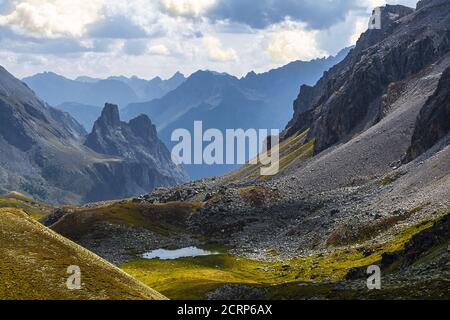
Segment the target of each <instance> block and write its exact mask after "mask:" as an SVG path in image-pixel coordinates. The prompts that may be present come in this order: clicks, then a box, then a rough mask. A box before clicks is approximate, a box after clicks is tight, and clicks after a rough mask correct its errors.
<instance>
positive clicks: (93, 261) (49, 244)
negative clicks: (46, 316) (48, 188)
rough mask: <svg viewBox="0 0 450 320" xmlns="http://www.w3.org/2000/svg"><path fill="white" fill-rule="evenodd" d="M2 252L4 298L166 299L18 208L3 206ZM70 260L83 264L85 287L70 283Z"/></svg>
mask: <svg viewBox="0 0 450 320" xmlns="http://www.w3.org/2000/svg"><path fill="white" fill-rule="evenodd" d="M0 256H1V259H0V300H79V299H80V300H94V299H95V300H103V299H105V300H109V299H113V300H115V299H136V300H142V299H151V300H153V299H164V296H162V295H160V294H159V293H157V292H156V291H154V290H152V289H150V288H149V287H147V286H145V285H143V284H142V283H140V282H139V281H137V280H136V279H134V278H132V277H131V276H129V275H127V274H126V273H124V272H123V271H121V270H120V269H118V268H117V267H115V266H114V265H112V264H110V263H108V262H107V261H105V260H103V259H101V258H100V257H98V256H96V255H95V254H93V253H91V252H90V251H88V250H86V249H83V248H82V247H80V246H78V245H77V244H75V243H73V242H71V241H69V240H67V239H65V238H64V237H62V236H60V235H58V234H56V233H55V232H53V231H51V230H50V229H48V228H46V227H44V226H42V225H41V224H39V223H38V222H36V221H35V220H33V219H31V218H30V217H29V216H28V215H27V214H26V213H25V212H24V211H22V210H19V209H14V208H3V209H0ZM71 265H77V266H79V267H80V268H81V279H82V289H81V290H75V291H71V290H68V289H67V287H66V281H67V277H68V275H67V274H66V272H67V268H68V267H69V266H71Z"/></svg>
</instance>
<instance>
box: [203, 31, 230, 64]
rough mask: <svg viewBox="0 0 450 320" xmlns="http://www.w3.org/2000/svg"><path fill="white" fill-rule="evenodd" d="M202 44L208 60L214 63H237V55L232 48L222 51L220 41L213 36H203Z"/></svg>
mask: <svg viewBox="0 0 450 320" xmlns="http://www.w3.org/2000/svg"><path fill="white" fill-rule="evenodd" d="M203 43H204V44H205V45H206V47H207V49H208V53H209V58H210V59H211V60H212V61H215V62H228V61H238V55H237V53H236V50H234V49H233V48H228V49H223V48H222V46H223V45H222V42H221V41H220V39H218V38H216V37H213V36H210V35H208V36H205V37H204V38H203Z"/></svg>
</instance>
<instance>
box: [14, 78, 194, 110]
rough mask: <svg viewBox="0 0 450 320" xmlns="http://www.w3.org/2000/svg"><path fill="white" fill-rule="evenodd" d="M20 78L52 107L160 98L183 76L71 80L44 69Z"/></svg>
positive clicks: (95, 104) (98, 105)
mask: <svg viewBox="0 0 450 320" xmlns="http://www.w3.org/2000/svg"><path fill="white" fill-rule="evenodd" d="M23 81H24V82H25V83H26V84H27V85H28V86H29V87H30V88H31V89H32V90H33V91H34V92H36V94H37V95H38V96H39V97H40V98H41V99H43V100H44V101H46V102H47V103H49V104H50V105H52V106H59V105H61V104H65V103H69V102H70V103H77V104H82V105H93V106H97V107H100V106H102V105H103V104H104V103H105V101H111V102H113V103H115V104H117V105H119V106H120V107H124V106H126V105H128V104H129V103H132V102H138V101H147V100H151V99H157V98H160V97H162V96H164V95H165V94H166V93H168V92H170V91H172V90H174V89H175V88H177V87H178V86H179V85H180V84H181V83H183V82H184V81H185V77H184V76H183V75H182V74H181V73H179V72H177V73H176V74H175V75H174V76H173V77H172V78H170V79H168V80H162V79H161V78H160V77H156V78H154V79H151V80H144V79H140V78H138V77H132V78H127V77H123V76H120V77H109V78H107V79H96V78H90V77H78V78H77V79H75V80H71V79H67V78H65V77H63V76H60V75H58V74H56V73H53V72H44V73H39V74H36V75H34V76H31V77H27V78H24V79H23Z"/></svg>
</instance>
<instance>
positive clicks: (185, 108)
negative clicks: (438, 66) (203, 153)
mask: <svg viewBox="0 0 450 320" xmlns="http://www.w3.org/2000/svg"><path fill="white" fill-rule="evenodd" d="M349 50H350V48H347V49H344V50H342V51H341V52H340V53H339V54H338V55H336V56H335V57H329V58H323V59H316V60H312V61H309V62H303V61H295V62H292V63H289V64H288V65H286V66H283V67H281V68H278V69H274V70H271V71H268V72H265V73H261V74H256V73H254V72H251V73H249V74H247V75H246V76H245V77H243V78H241V79H239V78H237V77H234V76H231V75H228V74H223V73H217V72H212V71H197V72H195V73H193V74H192V75H191V76H190V77H189V78H188V79H187V80H186V81H185V82H184V83H183V84H181V85H180V86H179V87H178V88H176V89H175V90H173V91H171V92H169V93H168V94H167V95H165V96H164V97H162V98H161V99H155V100H152V101H149V102H143V103H134V104H130V105H128V106H127V107H126V108H124V109H122V110H121V112H122V114H123V117H124V118H125V119H131V118H133V117H136V116H138V115H139V114H146V115H148V116H149V117H150V118H151V119H152V121H153V122H154V123H155V125H156V126H157V128H158V131H159V134H160V137H161V139H162V140H163V141H164V143H165V144H166V145H167V146H168V147H169V148H171V147H172V146H173V145H174V143H173V142H171V141H170V140H171V139H170V138H171V134H172V132H173V131H174V130H175V129H179V128H183V129H188V130H189V131H190V132H193V123H194V121H196V120H198V121H202V122H203V126H204V128H205V130H206V129H209V128H217V129H220V130H222V131H224V130H225V129H250V128H254V129H279V130H280V131H281V130H282V129H283V128H284V127H285V126H286V124H287V123H288V121H289V120H290V119H291V118H292V102H293V101H294V100H295V98H296V97H297V95H298V90H299V88H300V86H301V85H302V84H310V85H313V84H315V83H316V81H317V80H318V79H319V78H320V77H321V76H322V75H323V73H324V72H326V71H327V70H328V69H329V68H331V67H332V66H333V65H335V64H336V63H338V62H340V61H341V60H342V59H343V58H344V57H345V56H346V55H347V53H348V52H349ZM235 167H236V166H226V165H216V166H200V165H196V166H187V167H186V168H187V170H188V172H189V174H190V175H191V177H193V178H203V177H208V176H212V175H220V174H223V173H225V172H228V171H230V170H232V169H233V168H235Z"/></svg>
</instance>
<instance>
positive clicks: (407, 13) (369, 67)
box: [286, 1, 450, 153]
mask: <svg viewBox="0 0 450 320" xmlns="http://www.w3.org/2000/svg"><path fill="white" fill-rule="evenodd" d="M419 7H420V8H419V9H418V10H416V11H413V10H412V9H410V8H406V7H403V6H390V5H387V6H385V7H383V8H382V17H383V19H382V21H383V22H384V23H383V24H382V29H381V30H368V31H367V32H366V33H364V34H363V35H362V36H361V38H360V39H359V41H358V43H357V45H356V47H355V48H354V49H353V50H352V51H351V52H350V54H349V55H348V56H347V57H346V58H345V59H344V60H343V61H342V62H341V63H340V64H338V65H337V66H335V67H334V68H332V69H331V70H330V71H329V72H327V73H326V74H325V76H324V77H323V78H322V79H321V80H320V81H319V82H318V83H317V84H316V86H314V87H309V86H303V87H302V89H301V92H300V95H299V97H298V99H297V101H296V102H295V104H294V110H295V115H294V118H293V120H292V121H291V122H290V123H289V125H288V127H287V130H286V136H291V135H293V134H295V133H297V132H298V131H300V130H305V129H307V128H309V129H311V131H310V133H309V138H310V139H316V145H315V152H316V153H319V152H321V151H323V150H325V149H327V148H328V147H330V146H332V145H334V144H336V143H338V142H345V141H348V140H349V139H351V138H352V137H353V136H354V135H355V134H357V133H360V132H361V131H363V130H364V129H366V128H368V127H370V126H371V125H373V124H375V123H376V122H377V121H379V120H380V118H382V117H383V113H384V110H385V108H386V104H385V101H384V97H385V95H386V94H387V93H388V89H389V88H390V86H392V85H393V84H395V83H397V84H398V83H401V81H403V80H405V79H407V78H408V77H410V76H412V75H414V74H416V73H417V72H419V71H420V70H423V69H425V68H426V67H427V66H430V65H432V64H433V63H435V62H436V61H438V60H439V59H440V58H442V57H443V56H444V55H446V54H447V53H448V52H449V51H450V3H449V2H448V1H445V2H441V1H429V2H427V3H422V5H421V6H419Z"/></svg>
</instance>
